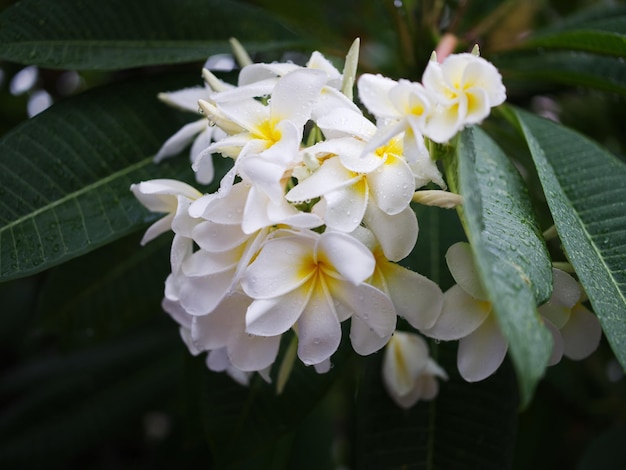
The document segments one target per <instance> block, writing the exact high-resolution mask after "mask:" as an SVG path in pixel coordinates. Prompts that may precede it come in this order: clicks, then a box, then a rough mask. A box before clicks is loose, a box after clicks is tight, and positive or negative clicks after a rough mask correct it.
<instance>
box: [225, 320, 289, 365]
mask: <svg viewBox="0 0 626 470" xmlns="http://www.w3.org/2000/svg"><path fill="white" fill-rule="evenodd" d="M279 346H280V336H272V337H263V336H254V335H249V334H247V333H246V332H245V331H243V330H242V331H241V332H240V333H239V335H238V336H237V337H236V338H234V339H233V341H231V342H229V343H228V347H227V350H228V357H229V358H230V360H231V362H232V364H233V366H235V367H236V368H237V369H239V370H242V371H244V372H248V371H258V370H263V369H265V368H266V367H269V366H271V365H272V364H273V363H274V361H275V360H276V355H277V354H278V347H279Z"/></svg>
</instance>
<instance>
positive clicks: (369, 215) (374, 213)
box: [364, 204, 418, 261]
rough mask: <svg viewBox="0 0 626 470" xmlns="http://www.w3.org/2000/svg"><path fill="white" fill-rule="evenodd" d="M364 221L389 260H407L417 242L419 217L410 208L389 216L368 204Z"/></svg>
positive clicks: (373, 205)
mask: <svg viewBox="0 0 626 470" xmlns="http://www.w3.org/2000/svg"><path fill="white" fill-rule="evenodd" d="M364 221H365V224H366V225H367V227H368V228H369V229H370V230H371V231H372V232H373V233H374V235H375V236H376V238H377V239H378V241H379V242H380V246H381V247H382V249H383V253H385V256H386V257H387V259H388V260H391V261H400V260H401V259H403V258H405V257H406V256H408V255H409V253H411V251H412V250H413V247H414V246H415V242H417V232H418V225H417V217H415V213H414V212H413V210H412V209H411V207H410V206H407V207H406V208H405V209H404V210H403V211H402V212H400V213H398V214H395V215H389V214H385V213H384V212H383V211H382V210H380V209H379V208H378V207H377V206H376V205H375V204H368V206H367V209H366V211H365V217H364Z"/></svg>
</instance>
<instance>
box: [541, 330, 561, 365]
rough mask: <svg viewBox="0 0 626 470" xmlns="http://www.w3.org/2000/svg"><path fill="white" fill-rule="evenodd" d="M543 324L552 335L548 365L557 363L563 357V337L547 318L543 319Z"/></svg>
mask: <svg viewBox="0 0 626 470" xmlns="http://www.w3.org/2000/svg"><path fill="white" fill-rule="evenodd" d="M543 324H544V326H545V327H546V328H547V329H548V331H549V332H550V334H551V335H552V353H551V354H550V358H549V359H548V365H549V366H553V365H555V364H558V363H559V362H560V361H561V358H562V357H563V337H562V336H561V332H560V331H559V329H558V328H557V327H556V326H554V324H553V323H552V322H550V321H549V320H545V321H544V322H543Z"/></svg>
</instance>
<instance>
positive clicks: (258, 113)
mask: <svg viewBox="0 0 626 470" xmlns="http://www.w3.org/2000/svg"><path fill="white" fill-rule="evenodd" d="M218 109H219V110H220V111H222V112H223V113H224V114H225V115H226V116H227V117H228V119H230V120H232V121H233V122H235V123H236V124H238V125H240V126H241V127H242V128H244V129H245V130H247V131H250V132H257V133H259V134H261V130H260V128H259V126H260V125H262V124H263V123H265V122H266V121H267V120H268V119H269V114H270V110H269V107H267V106H264V105H263V104H261V103H259V102H258V101H256V100H254V99H249V100H241V101H227V102H225V103H219V104H218ZM232 138H233V136H231V137H228V138H226V139H222V140H221V141H219V142H216V143H215V144H213V146H212V147H215V148H216V149H217V148H218V147H220V146H222V145H223V144H224V143H226V142H227V141H229V140H230V139H232Z"/></svg>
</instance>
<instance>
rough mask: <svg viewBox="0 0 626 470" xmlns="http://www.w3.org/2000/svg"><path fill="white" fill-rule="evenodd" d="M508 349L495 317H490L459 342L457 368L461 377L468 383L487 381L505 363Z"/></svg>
mask: <svg viewBox="0 0 626 470" xmlns="http://www.w3.org/2000/svg"><path fill="white" fill-rule="evenodd" d="M507 347H508V346H507V343H506V340H505V339H504V337H503V336H502V333H501V332H500V328H499V327H498V323H497V322H496V318H495V315H489V317H488V318H487V319H486V320H485V321H484V322H483V323H482V325H480V327H478V328H477V329H476V330H475V331H474V332H473V333H471V334H470V335H469V336H466V337H465V338H462V339H461V340H460V341H459V350H458V353H457V366H458V368H459V373H460V374H461V377H463V378H464V379H465V380H467V381H468V382H478V381H479V380H483V379H486V378H487V377H489V376H490V375H491V374H493V373H494V372H495V371H496V370H497V369H498V367H500V364H502V361H504V356H506V351H507Z"/></svg>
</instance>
